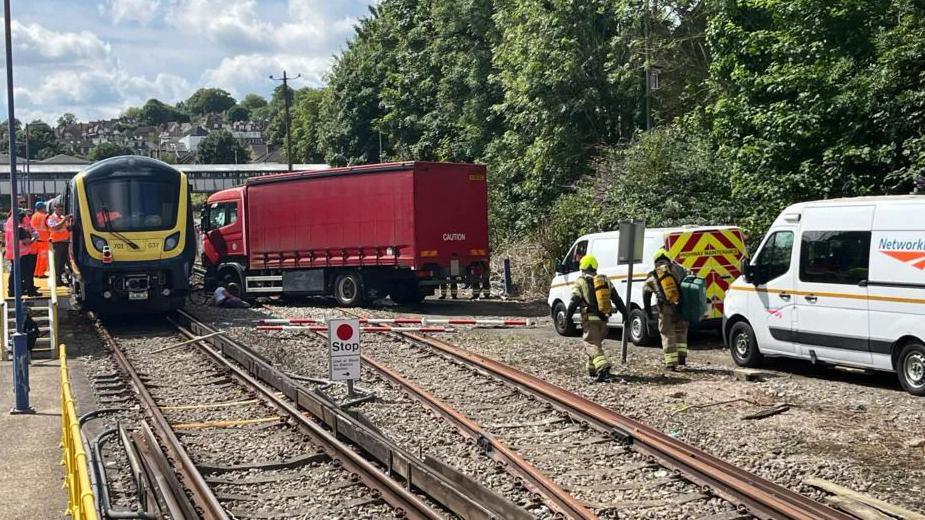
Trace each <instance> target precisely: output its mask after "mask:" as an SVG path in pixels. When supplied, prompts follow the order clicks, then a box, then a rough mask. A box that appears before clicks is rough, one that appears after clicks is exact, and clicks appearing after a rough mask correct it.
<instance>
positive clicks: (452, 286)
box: [440, 282, 459, 300]
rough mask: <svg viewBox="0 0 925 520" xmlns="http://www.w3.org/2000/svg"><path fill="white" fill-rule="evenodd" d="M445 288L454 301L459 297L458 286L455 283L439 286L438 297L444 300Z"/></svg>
mask: <svg viewBox="0 0 925 520" xmlns="http://www.w3.org/2000/svg"><path fill="white" fill-rule="evenodd" d="M447 286H449V287H450V297H451V298H453V299H454V300H455V299H456V297H457V296H458V295H459V289H458V286H457V285H456V282H452V283H442V284H440V297H441V298H446V288H447Z"/></svg>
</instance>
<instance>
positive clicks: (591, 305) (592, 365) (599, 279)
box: [565, 255, 626, 381]
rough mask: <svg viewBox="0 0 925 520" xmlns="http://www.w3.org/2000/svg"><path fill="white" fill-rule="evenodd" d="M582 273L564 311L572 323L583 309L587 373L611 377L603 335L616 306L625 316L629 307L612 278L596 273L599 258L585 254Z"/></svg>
mask: <svg viewBox="0 0 925 520" xmlns="http://www.w3.org/2000/svg"><path fill="white" fill-rule="evenodd" d="M578 267H579V269H581V276H579V277H578V279H577V280H575V283H574V284H573V285H572V300H571V301H570V302H569V305H568V310H567V311H566V313H565V319H566V323H571V321H572V316H574V315H575V310H576V309H579V308H580V309H581V337H582V339H583V340H584V343H585V351H586V353H587V354H588V358H587V363H586V367H587V369H588V375H589V376H591V377H593V378H595V380H597V381H606V380H607V379H608V378H609V377H610V368H611V364H610V361H609V360H608V359H607V356H605V355H604V348H603V344H604V338H606V337H607V320H608V319H610V315H611V314H613V311H614V309H616V310H617V311H619V312H620V313H621V314H623V315H624V316H625V315H626V306H625V305H624V304H623V300H622V299H621V298H620V295H619V294H618V293H617V290H616V289H615V288H614V286H613V284H612V283H610V280H609V279H608V278H607V277H606V276H604V275H599V274H597V258H594V256H592V255H585V256H584V257H582V258H581V261H580V262H579V264H578Z"/></svg>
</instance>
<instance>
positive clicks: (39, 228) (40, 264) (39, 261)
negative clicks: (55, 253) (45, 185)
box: [32, 201, 51, 278]
mask: <svg viewBox="0 0 925 520" xmlns="http://www.w3.org/2000/svg"><path fill="white" fill-rule="evenodd" d="M46 218H48V212H47V211H46V210H45V203H44V202H42V201H39V202H36V203H35V214H33V215H32V228H33V229H35V231H36V232H37V233H38V239H37V240H36V241H35V245H34V247H35V254H36V255H37V256H36V259H35V277H36V278H48V276H46V271H47V270H48V243H49V240H50V239H51V232H50V231H49V230H48V225H47V224H46V223H45V219H46Z"/></svg>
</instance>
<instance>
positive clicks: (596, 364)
mask: <svg viewBox="0 0 925 520" xmlns="http://www.w3.org/2000/svg"><path fill="white" fill-rule="evenodd" d="M607 332H608V329H607V322H606V321H602V320H588V319H585V320H582V321H581V339H582V340H583V341H584V344H585V354H587V363H586V364H585V367H586V368H587V369H588V375H590V376H595V375H597V373H598V372H599V371H600V370H602V369H604V368H610V361H609V360H608V359H607V356H606V355H604V338H606V337H607Z"/></svg>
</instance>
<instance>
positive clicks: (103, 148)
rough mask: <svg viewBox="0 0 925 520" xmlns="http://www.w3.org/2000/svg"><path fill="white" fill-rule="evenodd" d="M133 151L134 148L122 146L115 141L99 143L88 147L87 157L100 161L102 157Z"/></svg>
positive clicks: (116, 155) (130, 153) (126, 153)
mask: <svg viewBox="0 0 925 520" xmlns="http://www.w3.org/2000/svg"><path fill="white" fill-rule="evenodd" d="M134 153H135V152H134V150H132V149H131V148H129V147H128V146H123V145H121V144H116V143H100V144H98V145H96V146H94V147H93V148H91V149H90V155H89V158H90V160H91V161H102V160H103V159H108V158H110V157H118V156H120V155H133V154H134Z"/></svg>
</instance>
